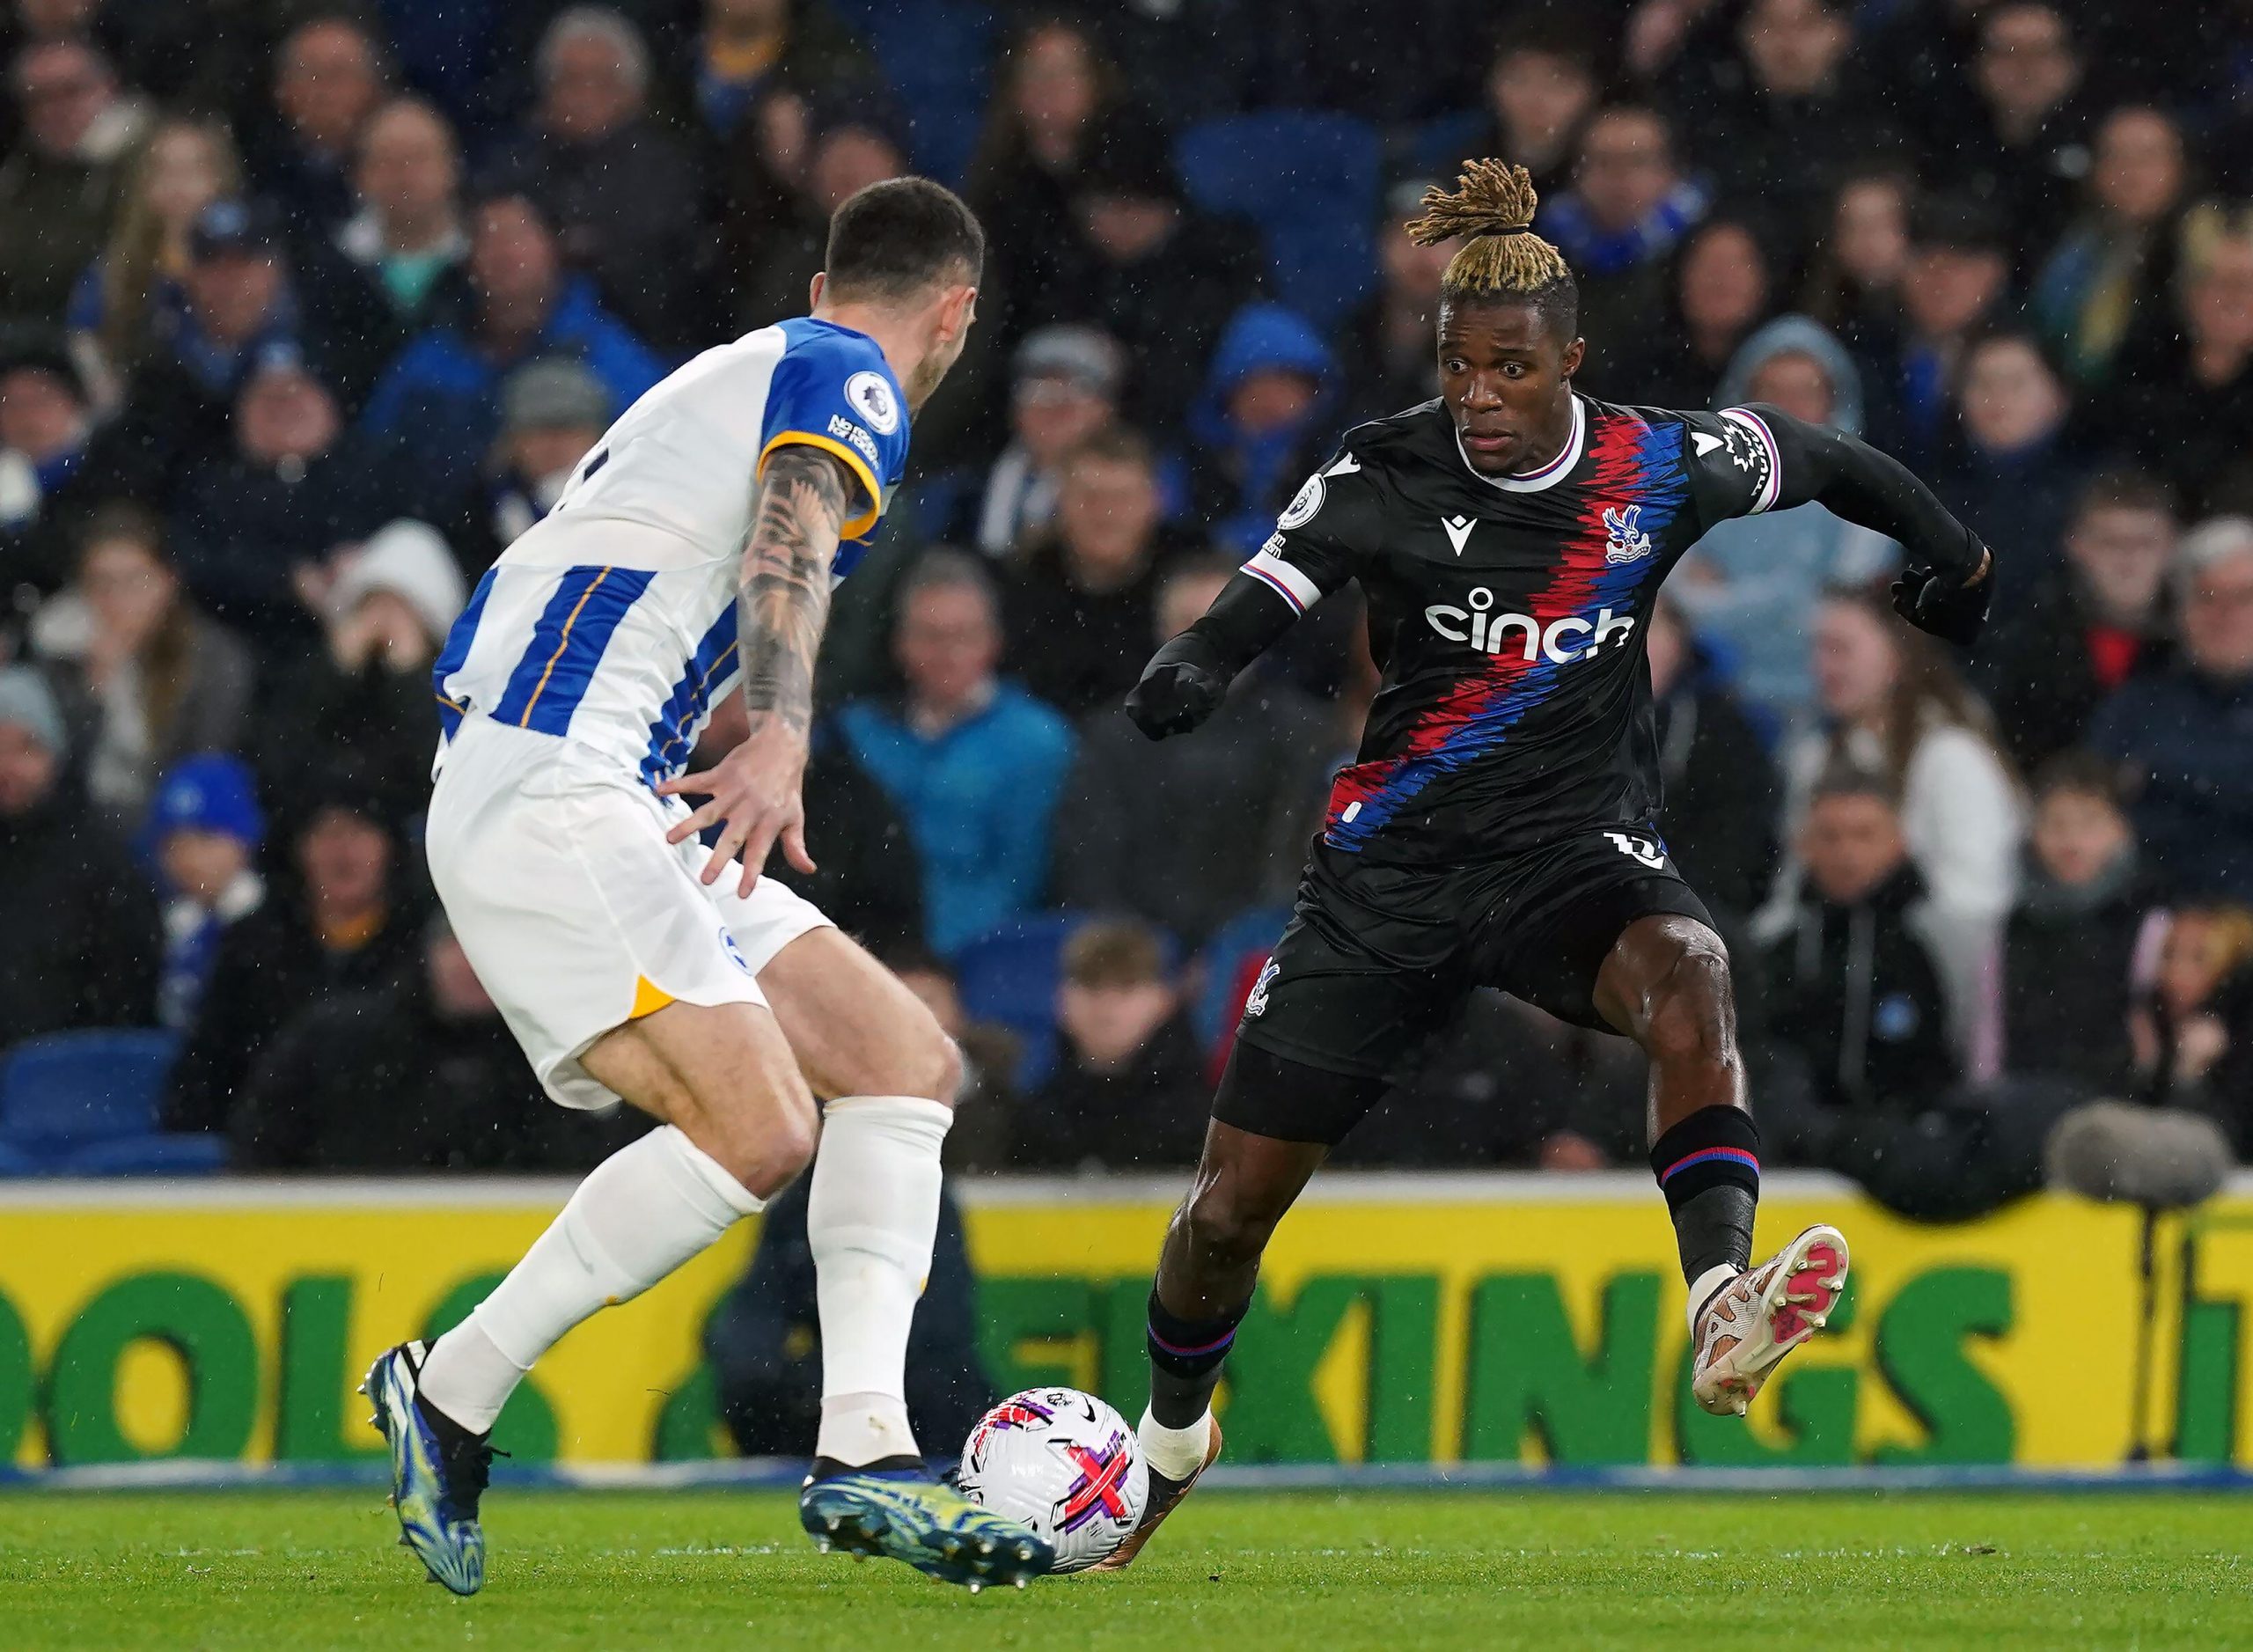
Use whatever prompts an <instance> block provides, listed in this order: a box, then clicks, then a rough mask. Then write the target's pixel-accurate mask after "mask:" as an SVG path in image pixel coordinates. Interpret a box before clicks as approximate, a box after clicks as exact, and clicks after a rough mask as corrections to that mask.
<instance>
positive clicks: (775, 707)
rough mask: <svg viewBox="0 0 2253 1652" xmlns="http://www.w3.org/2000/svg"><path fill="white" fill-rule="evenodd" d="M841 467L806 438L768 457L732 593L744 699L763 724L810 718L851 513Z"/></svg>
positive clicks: (798, 723)
mask: <svg viewBox="0 0 2253 1652" xmlns="http://www.w3.org/2000/svg"><path fill="white" fill-rule="evenodd" d="M848 486H849V483H848V477H847V474H846V471H845V466H843V465H842V464H841V463H840V462H839V461H838V460H837V459H834V458H833V457H832V456H831V455H829V454H827V453H825V452H821V451H820V450H819V449H818V448H813V447H809V446H806V445H804V444H793V445H791V446H789V447H785V448H782V449H779V450H778V451H777V452H775V454H774V457H773V458H772V459H768V460H767V474H766V476H765V478H764V480H763V481H761V483H760V492H759V512H758V515H757V517H756V518H755V519H754V520H753V522H752V530H751V540H750V543H749V544H747V545H746V546H745V547H744V554H743V580H742V586H741V589H740V590H739V591H738V594H737V598H736V620H737V626H736V639H737V646H738V649H739V650H740V651H741V656H742V659H743V699H744V704H745V706H746V707H747V708H749V709H750V712H751V726H752V729H753V730H757V729H758V728H760V726H761V725H762V724H764V723H768V722H770V721H771V722H779V723H782V724H784V725H785V726H787V727H789V728H790V729H792V730H794V731H796V732H797V733H799V734H802V735H803V734H804V733H806V732H807V731H808V730H809V729H810V728H811V726H812V723H813V661H814V655H815V653H816V651H817V650H818V649H819V648H820V647H821V631H822V627H823V626H824V625H825V624H826V623H827V622H828V619H829V569H830V564H831V563H832V562H834V561H835V560H836V556H837V534H838V530H839V528H840V526H842V525H843V524H844V521H845V506H846V499H847V490H848Z"/></svg>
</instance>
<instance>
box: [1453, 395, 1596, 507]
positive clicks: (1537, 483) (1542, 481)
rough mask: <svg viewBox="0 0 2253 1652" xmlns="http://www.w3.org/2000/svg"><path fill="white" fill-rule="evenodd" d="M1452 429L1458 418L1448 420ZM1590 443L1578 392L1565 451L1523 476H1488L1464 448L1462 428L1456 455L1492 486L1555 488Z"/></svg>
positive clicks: (1457, 435)
mask: <svg viewBox="0 0 2253 1652" xmlns="http://www.w3.org/2000/svg"><path fill="white" fill-rule="evenodd" d="M1448 423H1449V428H1450V429H1452V428H1453V426H1454V423H1455V421H1454V420H1453V419H1449V421H1448ZM1587 445H1588V412H1587V409H1586V408H1584V407H1582V405H1581V399H1580V397H1579V396H1578V395H1574V397H1573V433H1572V435H1571V436H1570V437H1567V439H1566V442H1565V451H1564V452H1561V453H1559V454H1558V455H1557V457H1556V458H1554V459H1551V460H1550V461H1549V462H1548V463H1547V464H1546V465H1544V466H1542V467H1541V468H1540V469H1539V470H1535V471H1528V472H1527V473H1526V474H1524V475H1523V476H1489V475H1487V474H1485V473H1484V472H1482V471H1481V470H1479V467H1478V466H1476V465H1473V464H1472V463H1471V455H1470V454H1468V453H1466V452H1464V451H1463V432H1462V431H1460V430H1457V431H1456V432H1455V452H1456V457H1457V458H1458V459H1461V460H1462V461H1463V468H1464V469H1465V470H1467V471H1469V472H1470V473H1471V474H1472V475H1473V476H1476V477H1478V478H1479V481H1483V482H1485V483H1486V485H1487V486H1488V487H1489V488H1501V490H1502V491H1503V492H1504V493H1539V492H1540V491H1541V490H1542V489H1543V488H1554V487H1555V486H1556V485H1557V484H1558V483H1559V482H1560V481H1564V480H1565V478H1566V477H1567V476H1569V475H1571V474H1572V472H1573V466H1575V465H1577V464H1579V463H1580V462H1581V450H1582V448H1584V447H1586V446H1587Z"/></svg>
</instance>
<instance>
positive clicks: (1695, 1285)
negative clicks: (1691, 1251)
mask: <svg viewBox="0 0 2253 1652" xmlns="http://www.w3.org/2000/svg"><path fill="white" fill-rule="evenodd" d="M1738 1272H1739V1270H1738V1269H1736V1268H1734V1267H1730V1266H1729V1265H1728V1263H1727V1262H1718V1263H1716V1264H1714V1266H1713V1267H1709V1268H1707V1269H1706V1271H1705V1272H1704V1273H1702V1274H1699V1275H1698V1277H1697V1278H1695V1279H1693V1280H1692V1281H1690V1305H1689V1314H1690V1340H1691V1341H1692V1342H1693V1343H1694V1342H1696V1341H1697V1340H1698V1311H1699V1309H1700V1308H1703V1307H1704V1306H1705V1305H1706V1301H1707V1299H1709V1298H1710V1297H1711V1296H1713V1294H1714V1292H1715V1291H1717V1290H1719V1289H1721V1287H1722V1286H1724V1285H1726V1284H1728V1282H1729V1281H1731V1280H1733V1279H1735V1278H1736V1276H1737V1274H1738Z"/></svg>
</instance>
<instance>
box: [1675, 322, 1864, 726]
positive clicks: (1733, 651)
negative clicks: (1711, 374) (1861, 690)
mask: <svg viewBox="0 0 2253 1652" xmlns="http://www.w3.org/2000/svg"><path fill="white" fill-rule="evenodd" d="M1748 401H1766V402H1772V403H1774V404H1775V405H1776V406H1777V407H1781V408H1782V409H1783V410H1784V411H1785V412H1786V413H1788V414H1790V415H1793V416H1794V418H1800V419H1804V420H1806V421H1807V422H1809V424H1821V425H1828V426H1829V427H1830V428H1831V429H1832V430H1842V431H1844V432H1845V433H1846V435H1848V436H1860V434H1861V433H1862V379H1861V374H1860V372H1859V371H1857V370H1856V369H1855V366H1854V361H1853V356H1849V355H1848V354H1847V353H1846V349H1845V348H1844V347H1843V346H1842V345H1840V344H1839V342H1838V340H1837V339H1835V338H1834V337H1832V336H1831V334H1830V333H1828V332H1826V331H1825V330H1824V328H1823V327H1818V326H1817V325H1816V323H1815V322H1813V321H1810V320H1809V319H1807V318H1806V317H1805V316H1799V315H1787V316H1781V317H1779V318H1778V319H1775V320H1773V321H1771V322H1770V323H1768V325H1767V326H1765V327H1762V328H1761V329H1760V330H1759V331H1758V332H1757V333H1755V334H1753V335H1752V336H1751V337H1750V338H1749V339H1747V340H1745V341H1744V342H1743V344H1742V345H1741V346H1739V347H1738V349H1737V352H1736V356H1735V357H1734V358H1733V359H1732V360H1731V361H1730V363H1729V364H1728V371H1727V372H1726V373H1724V374H1722V375H1721V387H1720V388H1719V389H1718V390H1717V391H1716V392H1715V393H1714V406H1716V407H1738V406H1741V405H1742V404H1743V403H1745V402H1748ZM1899 560H1900V551H1899V549H1898V547H1896V546H1895V545H1894V543H1893V542H1892V541H1891V540H1889V539H1887V538H1886V537H1885V536H1884V535H1883V534H1882V533H1874V532H1871V531H1870V530H1869V529H1868V528H1862V527H1856V526H1855V525H1853V523H1851V522H1847V521H1845V520H1843V519H1841V518H1838V517H1834V516H1832V515H1831V513H1830V512H1829V511H1827V510H1824V508H1823V507H1822V506H1820V505H1816V504H1806V505H1799V506H1796V507H1794V508H1793V509H1790V510H1772V511H1767V512H1765V513H1763V514H1762V515H1759V516H1751V517H1739V518H1736V520H1734V521H1730V522H1721V523H1717V524H1715V525H1714V530H1713V532H1710V533H1708V534H1706V537H1705V538H1704V539H1702V540H1699V541H1698V544H1697V547H1696V548H1695V549H1693V550H1692V552H1691V553H1690V554H1689V555H1688V556H1686V557H1684V559H1683V562H1682V567H1681V569H1680V572H1679V575H1678V576H1677V578H1676V579H1675V580H1674V582H1673V583H1672V584H1670V585H1669V586H1668V587H1667V595H1668V596H1669V597H1670V598H1672V599H1673V600H1674V602H1675V603H1677V605H1678V606H1680V608H1681V610H1682V613H1684V615H1685V616H1686V617H1687V618H1688V619H1689V620H1690V623H1691V626H1692V629H1694V630H1695V631H1696V633H1697V635H1698V638H1699V642H1701V643H1704V644H1705V645H1706V646H1707V647H1709V648H1711V649H1712V650H1714V656H1715V658H1714V664H1715V665H1716V666H1717V667H1718V668H1719V670H1720V671H1721V672H1722V674H1724V675H1726V676H1727V677H1728V678H1729V679H1731V680H1732V682H1733V683H1734V685H1735V686H1736V692H1737V694H1739V695H1740V696H1741V697H1742V698H1743V700H1745V701H1748V702H1750V705H1751V706H1752V708H1753V709H1754V710H1755V713H1756V715H1757V716H1758V717H1759V719H1760V720H1761V721H1762V722H1764V723H1767V724H1768V725H1769V730H1770V731H1771V732H1773V731H1776V730H1779V729H1780V728H1783V727H1785V726H1787V725H1788V724H1790V723H1793V722H1794V721H1795V720H1797V719H1799V718H1800V717H1802V716H1805V715H1806V714H1807V713H1808V712H1809V710H1811V709H1812V708H1813V704H1814V700H1815V676H1814V671H1813V668H1812V666H1811V665H1810V664H1809V661H1810V660H1811V658H1812V657H1813V650H1812V649H1811V648H1810V646H1809V644H1810V642H1812V639H1813V636H1814V632H1815V608H1816V603H1817V602H1819V601H1820V600H1821V599H1822V596H1823V593H1824V591H1825V590H1827V589H1829V588H1831V587H1832V586H1837V585H1854V584H1864V583H1866V582H1867V581H1868V580H1870V579H1872V578H1874V577H1875V576H1879V575H1881V574H1884V573H1888V572H1890V570H1891V569H1893V568H1894V566H1895V565H1896V564H1897V562H1899Z"/></svg>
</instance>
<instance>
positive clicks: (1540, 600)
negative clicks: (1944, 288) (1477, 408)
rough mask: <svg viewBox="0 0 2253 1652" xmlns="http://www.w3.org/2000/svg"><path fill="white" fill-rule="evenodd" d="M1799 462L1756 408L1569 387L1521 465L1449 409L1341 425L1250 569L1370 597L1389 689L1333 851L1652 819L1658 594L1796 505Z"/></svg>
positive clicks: (1537, 838)
mask: <svg viewBox="0 0 2253 1652" xmlns="http://www.w3.org/2000/svg"><path fill="white" fill-rule="evenodd" d="M1794 450H1797V451H1799V452H1804V449H1803V448H1802V447H1801V446H1800V444H1799V443H1798V442H1796V441H1795V440H1794V430H1793V422H1792V421H1790V420H1788V419H1787V418H1785V417H1784V416H1783V415H1780V414H1778V413H1777V412H1776V411H1775V410H1773V409H1772V408H1769V407H1730V408H1727V409H1724V410H1723V411H1721V412H1720V413H1676V412H1669V411H1665V410H1663V409H1660V408H1655V407H1614V406H1612V405H1611V404H1609V403H1607V402H1602V401H1596V400H1591V399H1589V398H1588V397H1585V396H1577V395H1576V396H1574V400H1573V426H1572V436H1571V438H1570V439H1569V440H1568V441H1567V443H1566V444H1565V448H1564V451H1563V452H1560V453H1559V455H1558V456H1557V458H1556V459H1555V460H1554V462H1552V464H1550V465H1549V466H1546V467H1545V468H1544V469H1542V470H1540V471H1538V472H1535V473H1532V474H1526V475H1523V476H1507V477H1486V476H1482V475H1480V474H1478V473H1477V472H1476V471H1474V470H1472V469H1471V464H1470V461H1469V460H1468V459H1466V458H1465V457H1464V452H1463V449H1462V447H1461V445H1460V444H1458V443H1457V439H1456V433H1455V425H1454V422H1453V420H1452V419H1451V418H1450V417H1449V414H1448V411H1447V408H1446V407H1445V406H1444V405H1443V404H1442V403H1441V402H1438V401H1432V402H1427V403H1426V404H1425V405H1424V406H1422V407H1412V408H1410V409H1409V410H1408V411H1407V412H1405V413H1401V414H1396V415H1393V416H1392V417H1391V418H1389V419H1379V420H1377V421H1376V422H1372V423H1369V424H1365V425H1362V426H1361V427H1360V428H1359V429H1357V430H1353V431H1351V432H1349V433H1348V434H1347V437H1346V439H1345V441H1344V443H1343V444H1341V445H1340V446H1339V449H1338V451H1337V452H1336V454H1335V455H1334V456H1333V457H1332V459H1330V460H1329V462H1328V463H1327V464H1325V466H1323V467H1322V469H1321V470H1320V471H1319V472H1317V474H1315V475H1313V476H1311V477H1310V478H1308V480H1307V483H1306V486H1305V487H1303V488H1301V489H1300V490H1299V493H1298V495H1297V496H1296V497H1295V498H1294V499H1293V500H1292V501H1291V503H1290V504H1289V506H1288V508H1287V509H1286V510H1284V511H1283V514H1282V517H1281V519H1280V521H1279V522H1278V523H1277V525H1276V530H1275V532H1274V534H1273V537H1271V538H1270V539H1269V540H1267V542H1266V544H1265V545H1264V546H1263V547H1261V548H1260V550H1259V553H1258V554H1256V555H1255V556H1253V557H1252V559H1251V561H1250V562H1247V563H1246V564H1245V565H1244V571H1245V572H1246V573H1247V574H1250V575H1251V576H1253V577H1254V578H1257V579H1259V580H1261V581H1264V582H1265V583H1266V584H1267V585H1268V586H1270V587H1271V588H1272V589H1273V591H1275V592H1276V593H1277V594H1278V595H1280V596H1281V598H1283V599H1284V600H1285V601H1287V602H1288V603H1289V604H1290V605H1291V606H1293V607H1294V608H1295V609H1298V610H1300V611H1302V612H1303V611H1304V610H1305V609H1306V608H1308V607H1310V606H1312V605H1313V604H1314V603H1315V602H1317V601H1318V600H1319V599H1320V598H1322V597H1324V596H1325V595H1327V594H1328V593H1329V592H1331V591H1335V590H1337V589H1338V588H1339V586H1341V585H1343V584H1346V583H1347V581H1348V580H1354V579H1358V580H1359V581H1360V582H1361V588H1362V591H1364V593H1365V594H1366V595H1367V597H1368V599H1369V638H1370V646H1371V649H1372V650H1373V651H1374V652H1375V654H1376V661H1377V664H1378V665H1379V667H1380V668H1381V669H1382V671H1383V686H1381V688H1380V689H1379V691H1378V693H1377V696H1376V703H1375V704H1374V705H1373V706H1371V708H1370V709H1369V724H1368V727H1367V728H1366V730H1365V731H1363V734H1362V737H1361V751H1360V753H1359V757H1358V760H1356V761H1355V762H1354V763H1353V764H1352V765H1351V766H1350V767H1347V768H1345V769H1343V770H1342V771H1340V772H1339V775H1338V778H1337V781H1336V782H1335V784H1334V785H1333V786H1332V789H1331V794H1330V806H1329V812H1328V817H1327V820H1326V823H1325V828H1324V833H1323V841H1325V842H1326V843H1328V844H1329V845H1330V846H1331V847H1332V848H1337V849H1342V850H1346V851H1348V852H1353V853H1358V854H1362V855H1368V856H1369V857H1370V858H1371V859H1372V860H1382V861H1387V862H1398V863H1416V864H1427V865H1430V864H1435V865H1450V864H1460V863H1469V862H1474V861H1482V860H1487V859H1491V858H1493V857H1494V856H1496V855H1507V854H1511V853H1515V852H1516V851H1519V850H1522V849H1527V848H1536V847H1537V846H1539V845H1542V844H1545V843H1548V842H1551V841H1555V840H1556V839H1558V838H1559V837H1561V836H1564V835H1566V834H1567V833H1574V832H1579V831H1585V830H1587V829H1589V828H1590V827H1604V826H1635V827H1640V828H1643V829H1646V830H1648V829H1651V828H1652V827H1653V826H1654V825H1655V822H1654V820H1653V816H1654V815H1655V813H1656V812H1657V810H1658V807H1659V768H1658V742H1657V736H1656V730H1655V719H1654V715H1653V711H1652V705H1651V692H1650V672H1649V668H1648V664H1647V663H1646V660H1645V649H1644V636H1645V632H1646V629H1647V628H1648V624H1649V620H1650V613H1651V608H1652V605H1653V603H1654V602H1655V599H1656V598H1657V595H1658V589H1659V586H1660V584H1661V583H1662V581H1663V580H1664V579H1665V577H1666V575H1667V572H1668V570H1669V569H1671V568H1672V567H1673V566H1674V564H1675V562H1677V560H1679V559H1680V557H1681V555H1682V554H1683V553H1684V551H1686V550H1688V549H1689V548H1690V547H1691V546H1692V545H1693V544H1694V543H1696V542H1697V540H1698V539H1699V536H1700V535H1701V534H1703V533H1704V532H1706V529H1707V528H1709V527H1711V526H1712V525H1714V523H1716V522H1721V521H1724V520H1726V519H1728V518H1732V517H1741V516H1749V515H1751V514H1754V513H1756V512H1758V511H1762V510H1771V509H1773V508H1777V507H1778V506H1780V505H1789V504H1797V503H1803V502H1804V499H1805V495H1804V494H1803V493H1801V494H1797V495H1794V491H1793V489H1792V488H1791V487H1790V485H1789V483H1790V478H1791V475H1792V472H1793V470H1794V463H1793V458H1794ZM1805 468H1806V467H1805V466H1802V474H1805Z"/></svg>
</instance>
